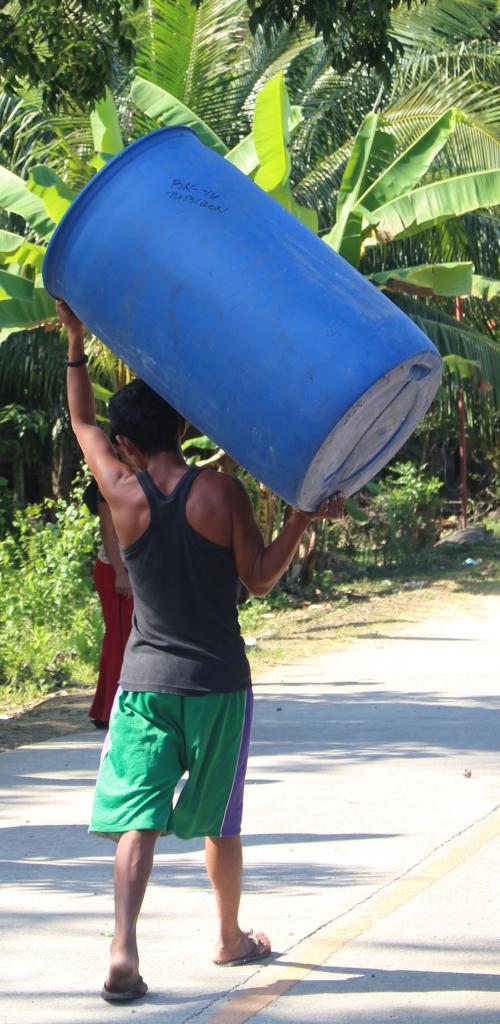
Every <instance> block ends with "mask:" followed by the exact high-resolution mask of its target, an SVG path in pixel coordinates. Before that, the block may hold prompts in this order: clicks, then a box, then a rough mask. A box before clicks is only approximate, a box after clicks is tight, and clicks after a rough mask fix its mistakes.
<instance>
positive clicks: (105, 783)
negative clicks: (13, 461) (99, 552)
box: [57, 302, 343, 1002]
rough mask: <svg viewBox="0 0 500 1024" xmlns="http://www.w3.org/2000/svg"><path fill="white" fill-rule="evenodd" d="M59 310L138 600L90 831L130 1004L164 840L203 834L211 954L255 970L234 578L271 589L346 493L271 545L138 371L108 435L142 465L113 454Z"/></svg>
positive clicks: (236, 492)
mask: <svg viewBox="0 0 500 1024" xmlns="http://www.w3.org/2000/svg"><path fill="white" fill-rule="evenodd" d="M57 308H58V313H59V316H60V318H61V320H62V322H63V324H64V325H65V326H66V329H67V333H68V359H67V360H66V363H67V366H68V375H67V387H68V404H69V409H70V414H71V424H72V427H73V430H74V432H75V434H76V437H77V440H78V443H79V445H80V447H81V449H82V451H83V454H84V457H85V459H86V461H87V464H88V466H89V467H90V470H91V472H92V474H93V475H94V477H95V478H96V480H97V483H98V486H99V490H100V492H101V493H102V495H103V497H104V499H105V500H106V502H107V503H108V506H109V508H110V510H111V514H112V517H113V522H114V526H115V529H116V533H117V536H118V539H119V541H120V544H121V547H122V549H123V557H124V561H125V565H126V568H127V571H128V574H129V579H130V582H131V586H132V591H133V595H134V618H133V625H132V632H131V634H130V638H129V641H128V644H127V648H126V651H125V657H124V660H123V666H122V672H121V680H120V687H119V690H118V693H117V698H116V700H115V704H114V708H113V712H112V715H111V721H110V732H109V734H108V737H107V739H106V742H105V744H104V748H103V756H102V760H101V767H100V770H99V775H98V779H97V786H96V792H95V799H94V807H93V811H92V820H91V825H90V831H91V832H95V833H97V834H101V835H105V836H108V837H110V838H112V839H114V840H115V841H116V842H117V848H116V859H115V932H114V938H113V941H112V943H111V962H110V968H109V973H108V976H107V980H106V982H105V984H104V987H103V989H102V992H101V995H102V996H103V998H104V999H106V1000H107V1001H109V1002H118V1001H120V1002H124V1001H127V1000H132V999H136V998H139V997H140V996H142V995H144V994H145V993H146V991H147V985H146V984H145V982H144V981H143V980H142V978H141V976H140V974H139V956H138V951H137V941H136V924H137V919H138V916H139V911H140V908H141V905H142V901H143V898H144V893H145V890H146V885H147V882H148V878H149V875H150V872H151V868H152V863H153V854H154V848H155V844H156V841H157V839H158V837H159V836H160V835H162V834H167V833H169V832H174V833H175V835H177V836H179V837H180V838H182V839H189V838H191V837H193V836H205V844H206V864H207V871H208V875H209V878H210V881H211V883H212V886H213V888H214V892H215V898H216V905H217V913H218V919H219V933H218V937H217V941H216V945H215V950H214V956H213V960H214V962H215V963H216V964H220V965H222V964H245V963H251V962H253V961H254V960H261V959H263V958H265V957H267V956H269V954H270V952H271V944H270V941H269V939H268V938H267V936H266V935H264V934H263V933H257V934H254V933H253V932H244V931H242V929H241V928H240V926H239V923H238V909H239V902H240V895H241V875H242V850H241V839H240V831H241V815H242V807H243V786H244V778H245V770H246V763H247V757H248V747H249V740H250V725H251V717H252V689H251V679H250V669H249V665H248V661H247V659H246V656H245V650H244V644H243V641H242V638H241V635H240V630H239V625H238V615H237V609H236V585H237V580H238V578H240V579H241V580H242V581H243V583H244V584H245V586H246V587H247V588H248V590H249V591H250V592H251V593H252V594H256V595H257V596H264V595H265V594H267V593H269V591H270V590H271V589H272V587H273V586H274V584H275V583H277V581H278V580H279V578H280V576H281V575H282V573H283V572H284V571H285V569H286V568H287V566H288V565H289V563H290V561H291V559H292V557H293V555H294V553H295V551H296V549H297V547H298V544H299V541H300V539H301V536H302V534H303V532H304V530H305V528H306V526H307V525H308V523H309V522H310V520H311V519H313V518H319V517H322V516H328V517H330V518H336V517H338V516H339V515H341V514H342V512H343V502H342V499H341V498H340V497H339V496H336V497H333V498H330V499H328V500H327V501H325V502H324V503H323V504H322V505H321V507H320V509H319V510H318V512H316V513H309V512H300V511H293V512H292V514H291V515H290V517H289V519H288V520H287V522H286V525H285V526H284V528H283V529H282V531H281V533H280V534H279V535H278V536H277V537H276V539H275V540H274V541H273V542H272V543H271V544H269V545H268V546H267V547H266V546H265V545H264V542H263V539H262V536H261V533H260V531H259V528H258V526H257V524H256V522H255V519H254V516H253V512H252V507H251V504H250V500H249V498H248V495H247V493H246V490H245V488H244V487H243V485H242V483H241V482H240V481H239V480H237V479H236V478H235V477H232V476H228V475H226V474H224V473H217V472H214V471H213V470H209V469H204V470H200V469H197V468H188V467H187V465H186V463H185V462H184V459H183V458H182V454H181V449H180V438H181V436H182V433H183V430H184V421H183V419H182V417H181V416H180V415H179V414H178V413H177V412H176V411H175V410H174V409H172V407H171V406H170V405H168V404H167V402H165V401H164V400H163V399H162V398H160V397H159V395H157V394H156V393H155V392H154V391H153V390H152V389H151V388H150V387H149V386H148V385H147V384H145V383H144V382H143V381H141V380H134V381H132V383H131V384H128V385H127V386H126V387H125V388H123V389H122V390H121V391H119V392H117V394H116V395H114V396H113V398H112V399H111V401H110V404H109V419H110V424H111V429H112V431H113V433H114V434H115V435H116V437H117V441H118V444H119V445H120V446H121V448H122V450H124V452H126V453H127V455H128V456H129V457H130V458H131V459H132V461H133V464H134V465H135V469H133V468H131V467H130V466H129V465H127V464H126V463H125V462H121V461H120V460H119V459H118V458H117V456H116V453H115V451H114V449H113V446H112V445H111V443H110V441H109V440H108V438H107V437H106V435H105V434H104V433H103V431H102V430H101V429H100V428H99V427H98V426H97V424H96V418H95V409H94V399H93V393H92V387H91V384H90V380H89V377H88V374H87V370H86V365H85V364H86V357H85V354H84V328H83V325H82V324H81V322H80V321H79V320H78V319H77V317H76V316H75V315H74V314H73V313H72V312H71V310H70V309H69V307H68V306H67V305H66V304H65V303H64V302H58V303H57ZM184 773H187V776H188V778H187V781H186V783H185V785H184V788H183V790H182V793H181V795H180V797H179V799H178V801H177V803H176V804H175V807H173V806H172V798H173V794H174V789H175V787H176V784H177V783H178V781H179V779H180V778H181V776H182V775H183V774H184Z"/></svg>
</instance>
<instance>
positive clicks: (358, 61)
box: [249, 0, 422, 80]
mask: <svg viewBox="0 0 500 1024" xmlns="http://www.w3.org/2000/svg"><path fill="white" fill-rule="evenodd" d="M249 6H250V9H251V10H252V16H251V18H250V28H251V30H252V32H255V31H256V30H257V28H258V27H259V26H260V25H262V26H264V28H266V29H268V30H269V29H271V28H274V29H281V28H283V27H284V26H287V27H288V28H296V27H300V25H301V23H304V22H305V24H306V25H308V26H310V27H312V28H313V29H314V31H315V33H316V34H317V35H320V34H322V36H323V39H324V42H325V44H326V47H327V51H328V58H329V60H330V63H331V64H332V66H333V67H334V68H335V69H336V70H337V71H339V72H341V73H345V72H346V71H349V70H350V69H351V68H352V67H354V66H356V65H363V66H365V67H371V68H374V69H375V70H376V71H378V72H379V74H381V75H382V76H383V78H385V79H386V80H387V79H388V77H389V71H390V68H391V67H392V66H393V64H394V62H395V60H396V58H397V56H398V55H399V54H400V53H401V51H402V47H401V46H400V44H399V42H398V41H397V39H395V38H394V36H393V35H392V33H391V13H392V11H394V10H395V9H396V8H399V7H411V6H416V7H421V6H422V3H416V4H415V3H412V0H405V2H404V3H401V0H371V2H370V3H367V2H366V0H299V2H298V3H292V2H291V0H250V4H249Z"/></svg>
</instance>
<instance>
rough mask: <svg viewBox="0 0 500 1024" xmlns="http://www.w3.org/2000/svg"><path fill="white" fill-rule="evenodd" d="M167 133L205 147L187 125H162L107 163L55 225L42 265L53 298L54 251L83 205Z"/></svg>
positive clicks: (45, 282) (132, 143)
mask: <svg viewBox="0 0 500 1024" xmlns="http://www.w3.org/2000/svg"><path fill="white" fill-rule="evenodd" d="M165 132H172V133H180V134H187V135H194V137H195V138H196V139H198V141H199V142H200V145H203V143H201V140H200V139H199V137H198V135H197V133H196V132H195V131H194V129H193V128H189V126H188V125H181V124H178V125H170V126H169V125H162V127H161V128H155V129H154V130H153V131H152V132H148V133H147V135H141V136H140V138H139V139H134V141H133V142H130V143H129V144H128V146H124V147H123V149H121V150H120V152H119V153H116V154H115V156H113V157H112V158H111V160H108V163H107V164H105V165H104V167H101V169H100V170H99V171H97V173H96V174H94V175H93V176H92V177H91V178H90V180H89V181H88V182H87V184H86V185H84V186H83V188H82V190H81V192H79V193H78V195H76V196H75V198H74V199H73V201H72V202H71V205H70V206H69V207H68V209H67V210H66V212H65V214H64V215H63V216H62V217H61V220H60V221H59V223H58V224H57V225H56V227H55V230H54V232H53V234H52V236H51V238H50V241H49V244H48V246H47V252H46V253H45V256H44V260H43V265H42V277H43V285H44V288H45V290H46V291H47V292H48V293H49V295H51V296H52V298H60V296H58V295H56V290H55V289H54V288H53V287H51V280H50V279H51V277H53V273H51V271H52V269H53V263H54V259H55V250H56V249H57V248H58V246H60V245H61V244H62V241H63V240H62V237H61V236H62V235H63V233H64V232H65V231H67V230H68V225H69V224H70V222H71V221H72V220H73V218H74V216H75V213H76V214H78V213H79V212H80V207H81V205H82V203H84V202H86V201H87V199H88V196H89V193H91V192H92V193H95V192H96V191H97V190H98V189H101V188H102V187H103V182H104V183H106V182H107V181H108V180H109V177H110V175H112V174H116V170H117V165H118V164H120V165H121V163H122V162H123V161H124V160H129V159H130V153H131V151H132V150H136V149H138V148H139V147H142V146H144V145H149V144H151V143H152V142H153V141H155V139H156V138H157V137H158V136H159V135H164V134H165Z"/></svg>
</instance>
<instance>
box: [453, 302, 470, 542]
mask: <svg viewBox="0 0 500 1024" xmlns="http://www.w3.org/2000/svg"><path fill="white" fill-rule="evenodd" d="M455 316H456V318H457V320H461V319H462V299H461V298H460V296H459V295H457V297H456V299H455ZM458 422H459V428H460V441H459V455H460V499H461V515H460V524H461V526H462V529H463V530H465V529H466V527H467V441H466V437H465V399H464V392H463V388H462V385H460V387H459V389H458Z"/></svg>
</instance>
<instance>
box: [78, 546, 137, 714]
mask: <svg viewBox="0 0 500 1024" xmlns="http://www.w3.org/2000/svg"><path fill="white" fill-rule="evenodd" d="M94 582H95V586H96V590H97V593H98V594H99V598H100V601H101V607H102V615H103V619H104V638H103V641H102V651H101V661H100V664H99V678H98V680H97V689H96V692H95V696H94V700H93V701H92V707H91V708H90V711H89V718H92V719H95V720H96V721H99V722H109V716H110V714H111V708H112V706H113V701H114V698H115V693H116V690H117V687H118V683H119V681H120V672H121V667H122V661H123V655H124V652H125V645H126V643H127V640H128V635H129V633H130V629H131V626H132V612H133V610H134V602H133V600H132V598H130V597H123V595H122V594H117V592H116V590H115V570H114V569H113V566H112V565H107V564H106V563H105V562H101V561H100V559H99V558H98V559H97V561H96V563H95V566H94Z"/></svg>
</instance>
